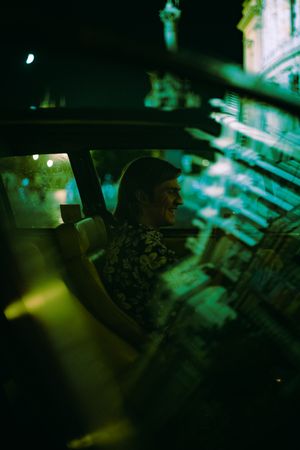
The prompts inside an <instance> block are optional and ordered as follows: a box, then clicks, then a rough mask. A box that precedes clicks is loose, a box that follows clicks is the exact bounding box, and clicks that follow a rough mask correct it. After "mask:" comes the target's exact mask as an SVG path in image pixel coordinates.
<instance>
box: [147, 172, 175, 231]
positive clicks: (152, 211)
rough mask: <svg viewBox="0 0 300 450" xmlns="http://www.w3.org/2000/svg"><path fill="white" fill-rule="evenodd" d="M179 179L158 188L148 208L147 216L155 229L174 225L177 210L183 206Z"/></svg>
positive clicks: (169, 181)
mask: <svg viewBox="0 0 300 450" xmlns="http://www.w3.org/2000/svg"><path fill="white" fill-rule="evenodd" d="M182 203H183V201H182V198H181V195H180V185H179V183H178V180H177V178H174V179H172V180H168V181H164V182H163V183H161V184H159V185H158V186H156V188H155V189H154V192H153V196H152V197H151V199H150V200H149V203H148V206H147V215H148V218H149V219H150V222H151V224H152V225H153V226H154V227H163V226H169V225H174V223H175V219H176V217H175V214H176V209H177V207H178V206H179V205H182Z"/></svg>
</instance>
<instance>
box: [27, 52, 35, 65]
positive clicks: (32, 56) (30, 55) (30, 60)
mask: <svg viewBox="0 0 300 450" xmlns="http://www.w3.org/2000/svg"><path fill="white" fill-rule="evenodd" d="M33 61H34V54H33V53H28V55H27V59H26V64H31V63H32V62H33Z"/></svg>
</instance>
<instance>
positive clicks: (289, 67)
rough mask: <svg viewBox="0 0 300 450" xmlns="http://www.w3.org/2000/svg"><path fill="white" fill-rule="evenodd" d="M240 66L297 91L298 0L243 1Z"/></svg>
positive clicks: (299, 68) (299, 54)
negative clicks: (242, 54)
mask: <svg viewBox="0 0 300 450" xmlns="http://www.w3.org/2000/svg"><path fill="white" fill-rule="evenodd" d="M237 27H238V29H239V30H241V31H242V32H243V36H244V68H245V70H246V71H248V72H254V73H259V74H261V75H262V76H263V77H264V78H268V79H270V80H272V81H274V82H275V83H278V84H280V85H283V86H285V87H288V88H290V89H291V90H293V91H294V92H298V93H299V88H300V85H299V71H300V0H246V1H245V2H244V3H243V17H242V19H241V20H240V22H239V23H238V26H237Z"/></svg>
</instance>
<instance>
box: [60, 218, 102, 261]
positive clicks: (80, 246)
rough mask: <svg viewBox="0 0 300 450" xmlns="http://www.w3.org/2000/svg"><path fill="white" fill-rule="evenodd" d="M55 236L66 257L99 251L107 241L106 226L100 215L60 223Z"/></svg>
mask: <svg viewBox="0 0 300 450" xmlns="http://www.w3.org/2000/svg"><path fill="white" fill-rule="evenodd" d="M56 236H57V238H58V242H59V245H60V248H61V250H62V252H63V255H64V256H65V257H66V258H73V257H75V256H80V255H82V254H87V253H92V252H93V251H99V249H101V248H105V246H106V242H107V233H106V227H105V224H104V222H103V219H102V218H101V217H100V216H95V217H87V218H85V219H81V220H79V221H77V222H74V223H62V224H60V225H59V226H58V227H57V228H56Z"/></svg>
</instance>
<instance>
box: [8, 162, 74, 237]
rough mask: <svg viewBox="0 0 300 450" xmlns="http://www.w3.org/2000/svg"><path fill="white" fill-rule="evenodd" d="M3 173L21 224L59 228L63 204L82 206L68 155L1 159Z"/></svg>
mask: <svg viewBox="0 0 300 450" xmlns="http://www.w3.org/2000/svg"><path fill="white" fill-rule="evenodd" d="M0 173H1V176H2V180H3V184H4V187H5V189H6V192H7V195H8V199H9V202H10V205H11V208H12V212H13V215H14V218H15V221H16V226H17V227H24V228H52V227H56V226H57V225H58V224H60V223H61V222H62V218H61V212H60V205H62V204H78V205H80V208H82V204H81V199H80V195H79V192H78V189H77V184H76V181H75V178H74V175H73V172H72V169H71V166H70V162H69V158H68V156H67V154H48V155H45V154H44V155H30V156H16V157H7V158H1V160H0Z"/></svg>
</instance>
